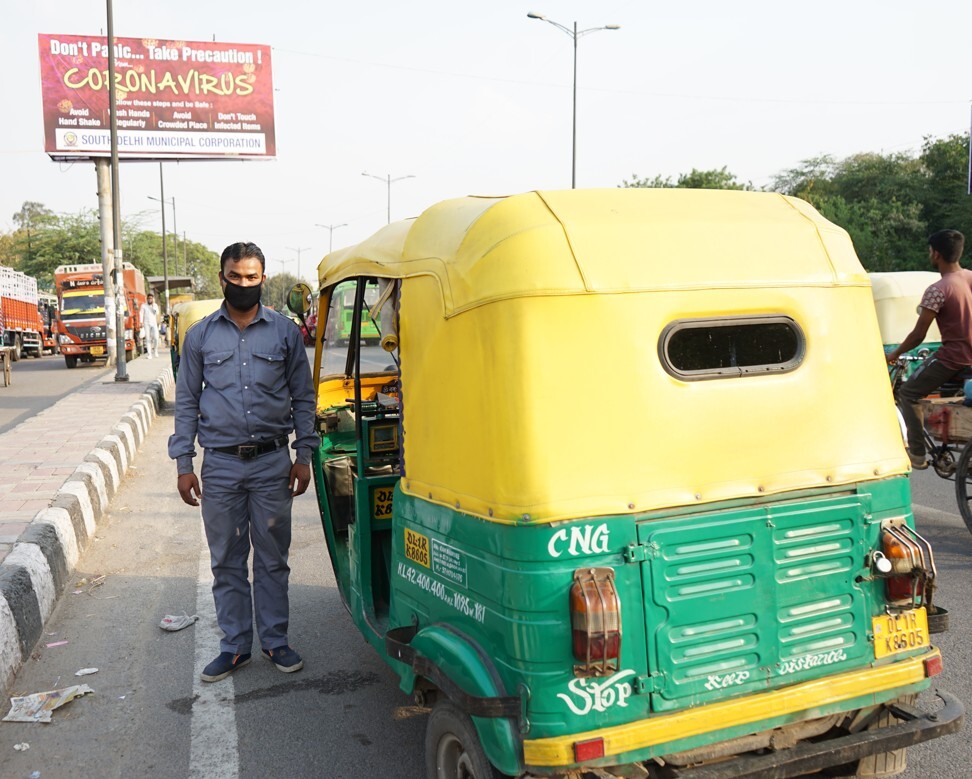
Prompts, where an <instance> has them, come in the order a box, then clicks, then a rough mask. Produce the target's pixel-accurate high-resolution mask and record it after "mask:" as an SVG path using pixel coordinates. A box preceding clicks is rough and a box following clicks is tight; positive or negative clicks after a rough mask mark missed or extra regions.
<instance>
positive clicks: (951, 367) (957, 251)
mask: <svg viewBox="0 0 972 779" xmlns="http://www.w3.org/2000/svg"><path fill="white" fill-rule="evenodd" d="M964 250H965V236H964V235H962V233H960V232H959V231H958V230H939V231H938V232H937V233H934V234H933V235H931V236H930V237H929V238H928V258H929V259H930V260H931V264H932V267H933V268H934V269H935V270H936V271H938V272H939V273H940V274H941V275H942V278H941V279H939V280H938V281H936V282H935V283H934V284H932V285H931V286H930V287H928V289H926V290H925V294H924V295H923V296H922V298H921V303H919V304H918V321H917V322H916V323H915V326H914V328H913V329H912V331H911V332H910V333H908V335H907V336H905V339H904V341H902V342H901V343H900V344H899V345H898V347H897V348H895V349H894V350H893V351H891V352H890V353H889V354H888V362H889V363H892V364H893V363H895V362H897V361H898V358H899V357H900V356H901V355H902V354H904V353H905V352H908V351H910V350H911V349H914V348H915V347H916V346H918V345H919V344H920V343H921V342H922V341H924V339H925V335H926V333H927V332H928V328H929V327H930V326H931V323H932V322H937V323H938V329H939V330H940V331H941V334H942V345H941V347H940V348H939V349H938V351H937V352H935V354H934V355H932V356H931V357H929V358H928V359H926V360H925V361H924V362H923V363H922V364H921V365H920V366H919V367H918V369H917V370H916V371H915V372H914V373H913V374H912V375H911V377H910V378H909V379H908V380H907V381H906V382H905V383H904V384H902V385H901V389H900V390H898V406H899V408H900V409H901V415H902V416H903V417H904V421H905V426H906V427H907V428H908V457H909V459H910V460H911V467H912V468H914V469H915V470H924V469H925V468H927V467H928V462H927V460H926V459H925V440H924V436H923V435H922V430H923V428H924V415H923V413H922V409H921V405H920V401H921V399H922V398H924V397H925V396H927V395H930V394H931V393H932V392H934V391H935V390H937V389H938V388H939V387H941V386H942V384H944V383H945V382H946V381H948V380H949V379H951V378H952V377H953V376H955V375H956V374H958V373H961V372H962V371H963V370H964V369H965V368H967V367H969V366H972V271H970V270H966V269H965V268H963V267H962V266H961V265H959V260H960V259H961V257H962V252H963V251H964Z"/></svg>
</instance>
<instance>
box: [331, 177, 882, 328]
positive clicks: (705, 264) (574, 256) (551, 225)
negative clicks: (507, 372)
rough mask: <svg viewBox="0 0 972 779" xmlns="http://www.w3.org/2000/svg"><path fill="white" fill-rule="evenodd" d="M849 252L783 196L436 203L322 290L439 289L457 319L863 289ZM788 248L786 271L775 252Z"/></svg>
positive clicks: (370, 245)
mask: <svg viewBox="0 0 972 779" xmlns="http://www.w3.org/2000/svg"><path fill="white" fill-rule="evenodd" d="M795 237H796V238H797V239H798V240H797V241H796V245H795V246H794V238H795ZM846 240H847V236H846V233H845V232H844V231H843V230H842V229H841V228H839V227H837V226H835V225H833V224H832V223H830V222H828V221H827V220H826V219H824V218H823V217H822V216H820V215H819V214H818V213H817V212H816V211H815V210H814V209H813V208H811V207H810V206H809V205H808V204H807V203H805V202H804V201H802V200H798V199H796V198H790V197H786V196H784V195H779V194H775V193H768V192H736V191H723V190H690V189H601V190H567V191H536V192H527V193H524V194H520V195H512V196H509V197H462V198H456V199H453V200H447V201H444V202H442V203H438V204H436V205H434V206H432V207H430V208H429V209H427V210H426V211H424V212H423V213H422V214H421V215H420V216H418V217H417V218H415V219H409V220H405V221H402V222H396V223H393V224H390V225H388V226H387V227H385V228H383V229H382V230H380V231H378V232H377V233H375V234H374V235H373V236H371V237H370V238H368V239H366V240H364V241H362V242H361V243H359V244H357V245H355V246H350V247H347V248H344V249H340V250H338V251H335V252H333V253H331V254H329V255H328V256H327V257H325V258H324V260H323V261H322V262H321V263H320V265H319V268H318V270H319V277H320V283H321V286H322V287H323V286H327V285H330V284H333V283H335V282H338V281H341V280H342V279H346V278H349V277H353V276H384V277H388V278H406V277H414V276H420V275H427V276H431V277H434V278H435V279H436V281H437V282H438V286H439V289H440V290H441V295H442V306H443V313H444V315H445V316H447V317H449V316H452V315H454V314H456V313H459V312H462V311H465V310H468V309H470V308H474V307H476V306H479V305H483V304H486V303H489V302H491V301H497V300H505V299H510V298H515V297H528V296H549V295H574V294H584V293H602V294H603V293H621V292H641V291H652V290H656V291H661V290H677V289H699V288H711V287H712V285H713V284H717V285H718V286H720V287H722V288H731V287H733V286H737V285H743V286H745V287H747V288H751V287H753V285H754V284H755V285H759V286H777V285H779V284H784V285H787V286H790V285H794V284H798V285H819V284H825V285H828V286H829V285H834V284H854V285H866V284H867V283H868V282H867V277H866V274H865V273H864V272H863V270H862V269H861V267H860V265H859V263H857V261H856V258H855V260H854V262H853V263H848V262H846V261H844V258H846V256H847V252H846V251H845V250H844V242H846ZM784 243H785V249H786V255H787V259H786V262H785V263H784V262H781V261H780V260H779V254H778V253H777V252H774V251H773V248H774V247H777V248H780V249H782V248H783V247H784ZM835 246H836V247H837V250H836V251H831V249H832V248H833V247H835ZM794 249H796V250H794ZM660 256H664V257H665V262H664V264H663V265H661V266H660V265H659V262H658V257H660ZM681 258H684V260H685V261H681ZM660 267H661V268H662V269H663V272H662V273H660V272H659V270H660Z"/></svg>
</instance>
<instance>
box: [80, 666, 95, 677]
mask: <svg viewBox="0 0 972 779" xmlns="http://www.w3.org/2000/svg"><path fill="white" fill-rule="evenodd" d="M96 673H98V669H97V668H82V669H81V670H80V671H75V672H74V675H75V676H88V675H90V674H96Z"/></svg>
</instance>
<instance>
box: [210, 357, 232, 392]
mask: <svg viewBox="0 0 972 779" xmlns="http://www.w3.org/2000/svg"><path fill="white" fill-rule="evenodd" d="M203 381H205V382H206V386H207V387H212V388H213V389H214V390H225V389H229V388H230V387H231V386H233V384H234V383H237V382H238V381H239V379H238V377H237V367H236V352H233V351H229V352H206V353H204V354H203Z"/></svg>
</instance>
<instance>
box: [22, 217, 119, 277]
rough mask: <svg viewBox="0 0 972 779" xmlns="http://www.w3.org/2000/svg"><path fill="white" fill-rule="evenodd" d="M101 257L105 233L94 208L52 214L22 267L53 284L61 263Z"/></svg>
mask: <svg viewBox="0 0 972 779" xmlns="http://www.w3.org/2000/svg"><path fill="white" fill-rule="evenodd" d="M100 261H101V236H100V234H99V230H98V217H97V214H96V213H95V212H94V211H91V210H87V211H80V212H79V213H77V214H73V215H67V216H59V217H54V216H52V217H51V221H50V222H48V223H47V224H46V225H45V228H44V229H43V230H42V231H41V232H40V233H39V234H38V235H37V236H36V238H35V239H34V241H33V248H32V250H31V253H30V254H29V255H28V256H25V257H24V258H23V259H22V261H21V263H20V270H22V271H23V272H24V273H26V274H27V275H28V276H34V277H35V278H36V279H37V280H38V281H39V282H41V284H50V283H51V281H52V279H53V276H54V269H55V268H56V267H57V266H58V265H66V264H80V263H88V262H100Z"/></svg>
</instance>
